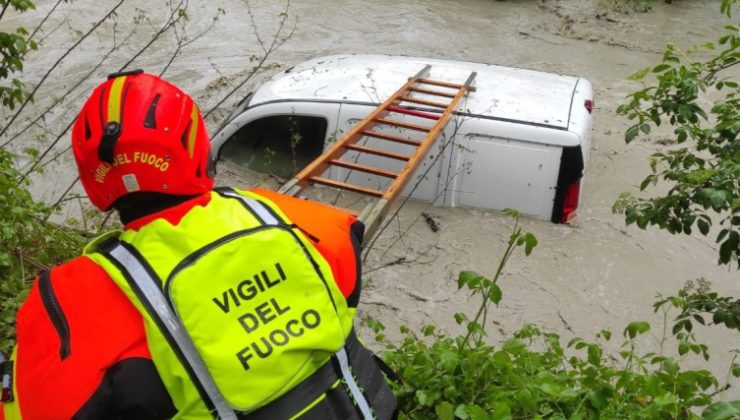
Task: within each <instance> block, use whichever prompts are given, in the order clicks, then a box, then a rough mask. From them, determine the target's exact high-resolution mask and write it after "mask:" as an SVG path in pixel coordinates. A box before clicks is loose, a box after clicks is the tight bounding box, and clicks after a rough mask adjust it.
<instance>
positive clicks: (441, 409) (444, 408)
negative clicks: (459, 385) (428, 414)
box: [434, 401, 455, 420]
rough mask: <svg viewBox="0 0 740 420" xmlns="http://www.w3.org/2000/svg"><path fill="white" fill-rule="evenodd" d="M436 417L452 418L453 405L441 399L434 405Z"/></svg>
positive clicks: (449, 419)
mask: <svg viewBox="0 0 740 420" xmlns="http://www.w3.org/2000/svg"><path fill="white" fill-rule="evenodd" d="M434 412H435V413H437V418H438V419H440V420H453V419H454V418H455V407H454V406H453V405H452V404H450V403H449V402H447V401H442V402H441V403H439V404H437V405H436V406H435V407H434Z"/></svg>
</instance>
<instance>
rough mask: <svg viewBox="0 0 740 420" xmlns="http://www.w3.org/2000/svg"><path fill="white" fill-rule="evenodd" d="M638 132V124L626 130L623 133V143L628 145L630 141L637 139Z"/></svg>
mask: <svg viewBox="0 0 740 420" xmlns="http://www.w3.org/2000/svg"><path fill="white" fill-rule="evenodd" d="M639 132H640V126H639V125H638V124H635V125H633V126H632V127H630V128H628V129H627V132H625V133H624V141H625V142H627V143H629V142H631V141H632V140H634V139H635V137H637V133H639Z"/></svg>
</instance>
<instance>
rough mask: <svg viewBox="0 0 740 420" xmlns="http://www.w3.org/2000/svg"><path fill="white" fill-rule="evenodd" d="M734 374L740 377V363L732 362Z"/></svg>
mask: <svg viewBox="0 0 740 420" xmlns="http://www.w3.org/2000/svg"><path fill="white" fill-rule="evenodd" d="M732 376H734V377H736V378H740V363H733V364H732Z"/></svg>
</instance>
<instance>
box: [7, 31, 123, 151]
mask: <svg viewBox="0 0 740 420" xmlns="http://www.w3.org/2000/svg"><path fill="white" fill-rule="evenodd" d="M116 26H117V24H114V25H113V31H114V32H113V33H114V34H115V31H116ZM134 33H135V31H131V33H129V35H128V36H127V37H126V38H125V39H124V41H123V42H122V43H121V44H119V45H116V44H114V45H113V47H112V48H111V49H110V50H108V52H107V53H105V54H104V55H103V58H101V59H100V61H98V63H97V64H96V65H95V66H94V67H93V68H92V69H91V70H90V71H89V72H87V74H85V75H84V76H83V77H81V78H80V79H79V80H78V81H77V83H75V84H74V85H73V86H72V87H70V88H69V89H67V91H66V92H64V93H63V94H62V95H61V96H59V97H58V98H57V99H56V100H54V102H53V103H52V104H51V105H49V106H48V107H47V108H46V109H45V110H44V111H43V112H41V114H39V116H38V117H36V119H34V120H33V121H31V122H29V123H28V124H27V125H26V126H25V127H23V128H22V129H21V130H20V131H19V132H17V133H15V134H13V136H12V137H11V138H10V140H8V142H7V143H6V144H8V143H10V142H12V141H14V140H15V139H16V138H18V137H20V136H21V135H23V133H25V132H26V131H27V130H28V129H29V128H31V127H32V126H33V125H34V124H36V123H37V122H38V121H40V120H41V119H43V118H44V117H45V116H46V115H47V114H48V113H49V112H51V111H52V110H54V109H55V108H56V106H57V105H59V104H60V103H61V102H63V101H64V100H65V99H66V98H67V96H69V95H70V94H72V92H73V91H74V90H75V89H77V88H78V87H80V85H82V83H84V82H85V81H87V80H88V79H89V78H90V77H91V76H92V75H93V74H94V73H95V72H96V71H97V70H98V69H99V68H100V66H102V65H103V63H104V62H105V61H106V60H108V58H109V57H110V55H111V54H113V53H114V52H116V51H118V50H119V49H120V48H121V47H122V46H123V45H125V44H126V41H128V40H129V39H130V38H131V36H133V35H134ZM52 146H53V145H52Z"/></svg>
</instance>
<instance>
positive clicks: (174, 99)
mask: <svg viewBox="0 0 740 420" xmlns="http://www.w3.org/2000/svg"><path fill="white" fill-rule="evenodd" d="M137 125H138V127H137ZM73 147H74V149H75V157H76V158H77V162H78V167H79V169H80V176H81V180H82V182H83V185H84V186H85V188H86V190H87V191H88V194H89V196H90V198H91V201H92V202H93V204H95V205H96V206H98V207H99V208H101V209H103V210H106V209H109V208H111V207H113V208H115V209H117V210H118V211H119V213H120V215H121V219H122V221H123V222H124V224H125V229H124V231H123V232H116V233H112V234H109V235H105V236H104V237H101V238H98V239H97V240H95V241H93V243H91V244H90V245H88V247H87V248H86V250H85V256H84V257H81V258H78V259H76V260H74V261H71V262H69V263H67V264H64V265H63V266H61V267H58V268H56V269H53V270H51V271H50V272H47V273H45V274H44V275H42V276H41V277H40V279H39V281H38V282H37V284H36V285H34V288H33V289H32V292H31V294H30V295H29V299H28V301H27V302H26V303H25V304H24V306H23V308H22V310H21V311H20V312H19V316H18V346H17V351H16V354H15V355H14V357H13V359H14V360H15V375H14V376H15V378H14V381H13V382H14V391H15V392H14V393H13V394H15V395H13V396H14V397H15V398H14V400H13V401H8V398H5V400H6V401H4V402H5V404H4V406H3V410H2V412H4V414H5V416H6V417H8V418H14V417H19V416H21V415H22V417H23V418H68V417H73V416H74V417H76V418H111V417H114V418H168V417H172V416H175V417H182V418H207V417H210V416H217V417H222V418H237V416H238V417H239V418H294V417H300V418H337V419H339V418H371V417H378V418H390V417H391V416H392V415H393V412H394V410H395V400H394V398H393V395H392V393H391V392H390V388H389V387H388V385H387V384H386V383H385V380H384V378H383V375H382V374H381V373H380V370H379V368H378V366H377V365H376V364H375V361H374V360H373V358H372V356H371V354H370V353H369V352H368V351H367V350H365V349H364V347H362V345H361V344H360V343H359V341H357V338H356V335H355V333H354V332H353V330H352V319H353V317H354V314H355V308H356V306H357V302H358V299H359V291H360V279H359V271H360V270H359V258H358V255H359V244H360V243H361V241H362V225H361V224H360V223H359V222H357V221H356V220H355V219H354V217H352V216H350V215H347V214H344V213H343V212H341V211H338V210H336V209H333V208H329V207H325V206H322V205H319V204H316V203H308V202H304V201H302V200H297V199H294V198H290V197H283V196H280V195H278V194H276V193H273V192H269V191H251V192H248V191H240V190H235V189H218V190H215V191H210V189H211V187H212V182H213V181H212V170H210V167H211V163H212V162H211V161H210V159H209V156H208V153H209V143H208V138H207V135H206V134H205V127H204V124H203V121H202V118H201V117H200V114H199V112H198V111H197V108H196V107H195V105H194V104H193V103H192V100H191V99H190V98H189V97H188V96H187V95H185V94H184V93H182V92H181V91H179V89H177V88H175V87H174V86H172V85H169V84H167V83H166V82H163V81H161V80H160V79H157V78H156V77H154V76H150V75H146V74H140V73H136V72H134V73H130V74H122V75H114V76H113V77H112V78H111V80H109V81H108V82H106V83H104V84H102V85H101V86H99V87H98V88H97V89H96V90H95V91H94V93H93V96H92V98H90V100H88V103H87V105H86V106H85V107H84V108H83V110H82V112H81V114H80V117H79V118H78V121H77V123H76V125H75V129H74V132H73ZM116 285H117V286H118V288H116V287H115V286H116ZM79 288H84V289H82V290H78V289H79ZM77 292H79V293H77ZM132 305H133V306H132ZM134 307H135V308H136V310H134V309H133V308H134ZM142 321H143V322H142ZM144 331H145V333H144ZM96 347H97V348H98V351H96V350H95V349H96ZM155 367H156V370H155V369H154V368H155ZM62 390H64V391H62ZM66 393H69V394H70V395H71V398H67V396H66V395H65V394H66ZM55 394H56V395H55ZM60 401H62V402H60ZM0 416H1V414H0Z"/></svg>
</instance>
